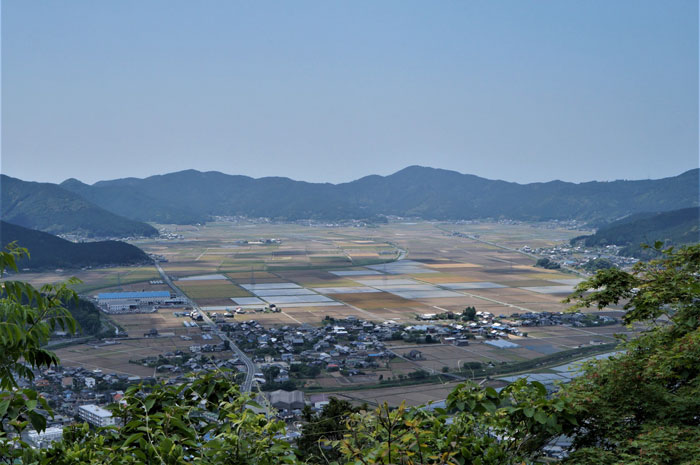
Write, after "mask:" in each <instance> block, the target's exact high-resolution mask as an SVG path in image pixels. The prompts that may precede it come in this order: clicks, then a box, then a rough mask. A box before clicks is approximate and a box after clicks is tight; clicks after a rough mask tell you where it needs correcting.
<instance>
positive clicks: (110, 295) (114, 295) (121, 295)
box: [97, 291, 170, 299]
mask: <svg viewBox="0 0 700 465" xmlns="http://www.w3.org/2000/svg"><path fill="white" fill-rule="evenodd" d="M151 297H166V298H169V297H170V292H168V291H149V292H103V293H101V294H97V298H98V299H148V298H151Z"/></svg>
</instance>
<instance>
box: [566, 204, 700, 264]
mask: <svg viewBox="0 0 700 465" xmlns="http://www.w3.org/2000/svg"><path fill="white" fill-rule="evenodd" d="M699 225H700V209H698V208H684V209H681V210H673V211H669V212H662V213H639V214H636V215H630V216H628V217H626V218H623V219H621V220H618V221H615V222H612V223H610V224H608V225H606V226H603V227H601V228H600V229H599V230H598V231H597V232H596V233H595V234H593V235H592V236H583V237H577V238H574V239H572V243H581V244H583V245H585V246H589V247H590V246H601V245H611V244H614V245H619V246H622V247H623V249H622V251H621V253H622V254H623V255H627V256H631V257H638V258H648V257H651V256H653V255H656V252H655V251H653V250H649V249H643V248H642V247H641V244H648V245H653V244H654V243H655V242H656V241H661V242H663V243H664V245H665V246H672V245H673V246H678V245H684V244H692V243H697V242H700V229H699V228H700V226H699Z"/></svg>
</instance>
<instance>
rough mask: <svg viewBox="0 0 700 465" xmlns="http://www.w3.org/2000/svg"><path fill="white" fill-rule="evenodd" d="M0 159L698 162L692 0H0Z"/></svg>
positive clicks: (660, 165)
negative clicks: (0, 151)
mask: <svg viewBox="0 0 700 465" xmlns="http://www.w3.org/2000/svg"><path fill="white" fill-rule="evenodd" d="M1 161H2V165H1V170H2V172H3V173H5V174H8V175H11V176H16V177H20V178H22V179H27V180H40V181H52V182H59V181H62V180H64V179H66V178H69V177H76V178H78V179H81V180H83V181H86V182H94V181H97V180H100V179H113V178H118V177H126V176H137V177H145V176H148V175H151V174H161V173H167V172H172V171H178V170H182V169H188V168H195V169H198V170H217V171H223V172H226V173H232V174H246V175H250V176H254V177H261V176H270V175H277V176H288V177H291V178H294V179H301V180H307V181H330V182H342V181H348V180H352V179H355V178H358V177H361V176H364V175H367V174H389V173H392V172H394V171H397V170H399V169H401V168H403V167H405V166H408V165H413V164H420V165H427V166H433V167H439V168H446V169H453V170H457V171H460V172H463V173H472V174H476V175H479V176H484V177H488V178H499V179H505V180H509V181H518V182H531V181H545V180H551V179H555V178H558V179H563V180H568V181H586V180H593V179H599V180H604V179H621V178H624V179H638V178H649V177H651V178H659V177H665V176H671V175H676V174H679V173H681V172H683V171H685V170H688V169H691V168H694V167H697V166H698V4H697V1H694V0H673V1H665V0H658V1H654V2H648V1H642V0H630V1H617V0H602V1H591V0H577V1H566V0H551V1H546V0H538V1H532V2H528V1H525V0H515V1H483V2H474V1H466V0H465V1H447V0H441V1H437V2H431V1H423V0H421V1H417V2H410V1H406V0H400V1H396V2H391V1H384V0H383V1H374V0H373V1H358V0H352V1H344V2H339V1H327V0H323V1H293V2H292V1H281V2H265V1H257V0H256V1H248V2H235V1H230V0H226V1H211V0H208V1H205V2H199V1H173V0H165V1H154V0H148V1H143V0H138V1H125V0H119V1H117V0H111V1H95V0H86V1H76V0H71V1H41V2H38V1H27V0H4V1H3V2H2V160H1Z"/></svg>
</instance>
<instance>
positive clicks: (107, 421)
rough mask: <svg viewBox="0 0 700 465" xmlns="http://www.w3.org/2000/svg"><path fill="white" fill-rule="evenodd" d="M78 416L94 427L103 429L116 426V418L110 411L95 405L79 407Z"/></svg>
mask: <svg viewBox="0 0 700 465" xmlns="http://www.w3.org/2000/svg"><path fill="white" fill-rule="evenodd" d="M78 416H79V417H80V418H81V419H82V420H85V421H87V422H88V423H90V424H91V425H93V426H97V427H98V428H99V427H102V426H109V425H113V424H114V417H112V412H110V411H109V410H106V409H103V408H102V407H98V406H97V405H94V404H89V405H81V406H80V407H78Z"/></svg>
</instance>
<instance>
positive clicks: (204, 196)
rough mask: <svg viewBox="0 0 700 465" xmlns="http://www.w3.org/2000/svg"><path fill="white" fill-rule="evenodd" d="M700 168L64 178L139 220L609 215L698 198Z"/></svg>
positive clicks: (591, 218)
mask: <svg viewBox="0 0 700 465" xmlns="http://www.w3.org/2000/svg"><path fill="white" fill-rule="evenodd" d="M699 172H700V170H697V169H695V170H691V171H688V172H686V173H683V174H681V175H679V176H674V177H670V178H665V179H656V180H642V181H613V182H586V183H580V184H576V183H570V182H562V181H552V182H546V183H532V184H517V183H513V182H506V181H497V180H490V179H484V178H480V177H478V176H473V175H468V174H461V173H458V172H455V171H448V170H441V169H434V168H426V167H421V166H411V167H408V168H405V169H403V170H401V171H399V172H397V173H394V174H392V175H389V176H367V177H364V178H362V179H358V180H356V181H352V182H348V183H344V184H329V183H308V182H301V181H294V180H291V179H288V178H279V177H268V178H260V179H254V178H250V177H247V176H234V175H228V174H223V173H219V172H213V171H212V172H199V171H195V170H187V171H181V172H177V173H170V174H166V175H159V176H151V177H149V178H145V179H137V178H126V179H117V180H112V181H100V182H98V183H95V184H93V185H87V184H84V183H81V182H80V181H77V180H75V179H70V180H67V181H65V182H64V183H62V184H61V186H62V187H63V188H65V189H67V190H70V191H72V192H75V193H77V194H79V195H81V196H82V197H84V198H85V199H87V200H89V201H91V202H94V203H95V204H97V205H100V206H101V207H103V208H105V209H107V210H110V211H113V212H115V213H117V214H119V215H122V216H126V217H128V218H132V219H136V220H139V221H155V222H175V223H194V222H204V221H207V220H209V219H210V218H211V217H212V216H216V215H243V216H249V217H270V218H276V219H281V220H296V219H305V218H316V219H328V220H337V219H350V218H357V219H359V218H369V217H373V216H376V215H396V216H403V217H420V218H424V219H437V220H453V219H475V218H500V217H504V218H511V219H520V220H552V219H562V220H564V219H578V220H583V221H599V222H608V221H611V220H613V219H615V218H619V217H621V216H623V215H628V214H630V213H639V212H644V211H650V210H651V211H668V210H675V209H678V208H685V207H693V206H698V197H699V196H698V173H699Z"/></svg>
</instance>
